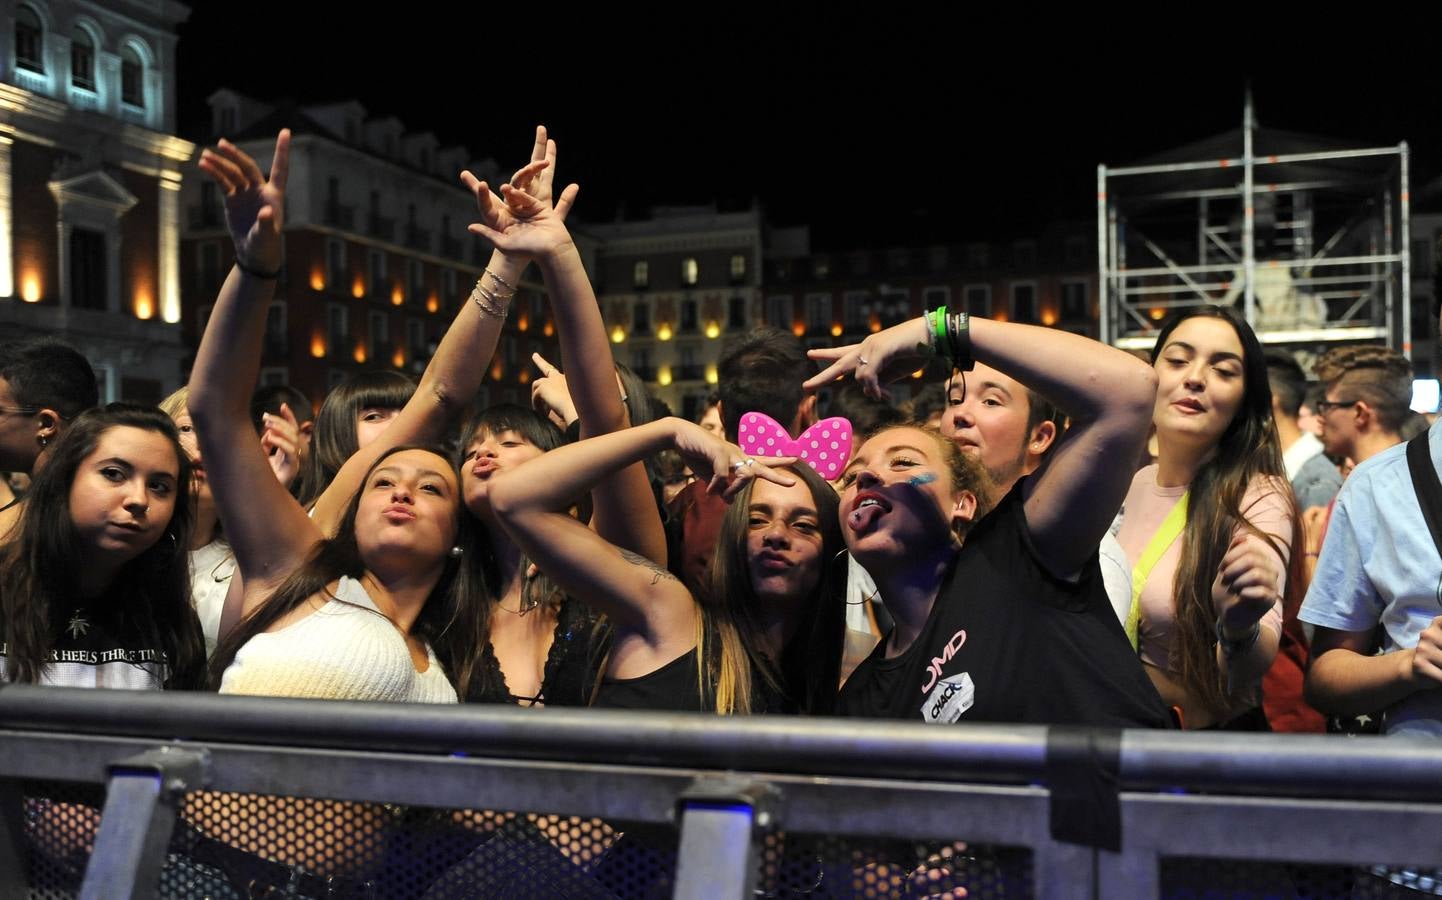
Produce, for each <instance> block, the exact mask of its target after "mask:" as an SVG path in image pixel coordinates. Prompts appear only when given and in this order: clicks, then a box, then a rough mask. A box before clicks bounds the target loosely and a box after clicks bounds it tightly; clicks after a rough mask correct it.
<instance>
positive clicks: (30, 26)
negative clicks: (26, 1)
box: [15, 6, 45, 72]
mask: <svg viewBox="0 0 1442 900" xmlns="http://www.w3.org/2000/svg"><path fill="white" fill-rule="evenodd" d="M15 65H16V66H18V67H20V68H22V69H29V70H30V71H32V72H44V71H45V26H44V25H42V24H41V23H40V15H39V14H38V13H36V12H35V10H33V9H31V8H30V7H28V6H22V7H20V8H19V9H17V10H15Z"/></svg>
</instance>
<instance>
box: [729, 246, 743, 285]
mask: <svg viewBox="0 0 1442 900" xmlns="http://www.w3.org/2000/svg"><path fill="white" fill-rule="evenodd" d="M745 277H746V254H744V253H733V254H732V255H731V280H732V281H740V280H741V279H743V278H745Z"/></svg>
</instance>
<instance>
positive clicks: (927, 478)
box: [906, 472, 936, 487]
mask: <svg viewBox="0 0 1442 900" xmlns="http://www.w3.org/2000/svg"><path fill="white" fill-rule="evenodd" d="M935 480H936V475H935V473H932V472H922V473H921V474H920V475H913V476H911V477H910V478H908V479H907V480H906V483H907V484H910V485H913V486H915V487H920V486H921V485H923V484H931V483H932V482H933V481H935Z"/></svg>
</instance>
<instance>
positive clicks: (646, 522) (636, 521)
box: [472, 185, 666, 569]
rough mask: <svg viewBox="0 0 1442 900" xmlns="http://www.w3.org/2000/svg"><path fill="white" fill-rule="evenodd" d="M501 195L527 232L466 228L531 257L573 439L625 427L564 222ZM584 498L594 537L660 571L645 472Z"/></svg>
mask: <svg viewBox="0 0 1442 900" xmlns="http://www.w3.org/2000/svg"><path fill="white" fill-rule="evenodd" d="M501 192H502V194H503V195H504V196H505V198H506V203H507V205H508V206H509V207H510V208H512V209H514V210H516V213H517V215H518V216H522V217H524V218H525V223H526V224H527V226H528V227H527V228H524V229H515V230H514V231H513V232H505V233H502V232H498V231H496V230H495V229H493V228H490V227H488V226H484V225H481V226H472V229H473V230H475V231H476V232H477V233H479V234H482V235H484V236H485V237H487V238H489V239H490V240H491V241H492V242H493V243H494V244H495V245H496V246H497V247H498V248H502V249H505V250H507V251H508V252H518V253H524V254H527V255H531V256H533V257H534V258H535V260H536V264H537V265H538V266H539V267H540V269H541V274H542V276H543V277H544V278H545V280H546V288H547V291H548V293H549V294H550V299H551V308H552V309H553V310H554V312H555V315H556V327H557V331H558V333H559V338H560V342H561V355H562V359H563V360H564V361H565V365H566V369H567V371H566V385H567V387H568V388H569V390H570V397H571V401H572V403H574V404H575V411H576V414H577V415H578V416H579V417H580V419H581V437H582V438H583V439H584V438H590V437H595V436H598V435H603V434H609V433H611V432H613V431H617V430H620V429H622V428H625V427H627V426H628V425H629V424H631V423H630V422H628V421H627V418H626V407H625V405H624V404H623V403H622V402H621V397H620V392H619V391H618V390H617V388H616V369H615V364H614V363H613V362H612V359H611V346H610V343H609V341H608V340H607V339H606V328H605V323H604V322H603V321H602V320H601V308H600V305H599V304H598V303H597V302H596V294H595V292H594V291H592V289H591V282H590V280H589V279H588V278H587V277H586V269H585V266H584V265H583V264H582V262H581V254H580V252H579V251H578V250H577V249H576V244H575V242H574V241H573V240H572V239H571V235H570V232H568V231H567V230H566V227H565V222H564V216H563V215H554V214H552V213H551V211H550V210H549V208H548V205H547V204H546V203H544V202H542V201H541V200H540V199H539V198H533V197H530V196H528V195H527V193H526V192H525V191H524V190H522V189H520V188H517V187H513V186H511V185H506V186H504V187H502V189H501ZM567 195H569V196H570V197H572V198H573V197H574V196H575V193H574V186H572V187H571V188H567V194H563V195H562V202H563V203H564V202H566V198H567ZM557 209H558V210H559V209H560V206H559V205H558V207H557ZM547 374H549V373H547ZM592 500H593V505H594V508H595V513H594V514H593V516H592V527H593V528H595V530H596V533H597V534H599V535H601V537H603V538H605V539H606V540H608V541H610V542H611V543H613V544H615V545H616V546H618V547H623V548H625V549H627V550H630V551H632V552H635V553H639V554H641V555H642V556H644V557H646V558H647V559H651V560H654V561H656V562H659V563H660V564H661V565H662V566H665V565H666V533H665V530H664V529H663V528H662V525H661V517H660V512H659V510H657V509H656V499H655V496H654V495H653V494H652V493H651V485H650V482H649V481H648V480H647V478H646V469H645V466H644V465H643V464H642V463H641V462H640V461H639V460H637V461H636V462H634V463H633V464H631V465H628V466H625V467H624V468H621V469H618V470H616V471H615V472H614V473H613V474H612V475H611V476H610V477H608V478H603V479H600V480H598V481H597V482H596V483H595V484H594V485H593V486H592ZM542 568H543V569H544V566H543V567H542Z"/></svg>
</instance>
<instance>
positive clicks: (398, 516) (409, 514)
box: [381, 503, 416, 522]
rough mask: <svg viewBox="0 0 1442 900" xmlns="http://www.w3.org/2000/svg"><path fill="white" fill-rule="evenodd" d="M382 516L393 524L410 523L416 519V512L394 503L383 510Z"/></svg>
mask: <svg viewBox="0 0 1442 900" xmlns="http://www.w3.org/2000/svg"><path fill="white" fill-rule="evenodd" d="M381 514H382V515H384V516H385V517H386V518H387V519H389V520H391V521H392V522H401V521H405V522H410V521H413V520H414V519H415V517H416V513H415V510H413V509H411V508H410V507H409V506H404V505H402V504H399V503H392V504H391V505H390V506H387V507H386V508H385V509H384V510H382V512H381Z"/></svg>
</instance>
